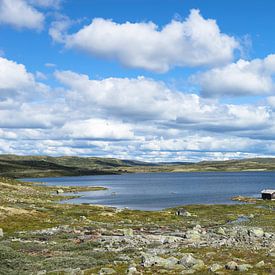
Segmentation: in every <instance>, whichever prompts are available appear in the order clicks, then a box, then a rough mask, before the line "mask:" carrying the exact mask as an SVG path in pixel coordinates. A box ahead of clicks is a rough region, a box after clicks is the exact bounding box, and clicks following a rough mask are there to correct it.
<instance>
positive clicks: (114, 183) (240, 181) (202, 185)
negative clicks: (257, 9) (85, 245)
mask: <svg viewBox="0 0 275 275" xmlns="http://www.w3.org/2000/svg"><path fill="white" fill-rule="evenodd" d="M24 180H27V181H33V182H45V183H48V184H49V185H52V186H62V185H63V186H77V185H79V186H104V187H107V188H108V190H106V191H96V192H82V193H80V194H81V195H82V197H80V198H76V199H72V200H70V201H69V202H70V203H90V204H102V205H108V206H115V207H120V208H122V207H128V208H131V209H142V210H159V209H163V208H168V207H174V206H178V205H185V204H224V203H226V204H229V203H234V202H233V201H231V198H232V197H233V196H237V195H241V196H253V197H255V196H256V197H258V196H259V195H260V191H261V190H262V189H265V188H272V189H275V172H200V173H138V174H123V175H103V176H82V177H60V178H39V179H24Z"/></svg>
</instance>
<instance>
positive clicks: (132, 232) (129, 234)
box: [122, 228, 134, 237]
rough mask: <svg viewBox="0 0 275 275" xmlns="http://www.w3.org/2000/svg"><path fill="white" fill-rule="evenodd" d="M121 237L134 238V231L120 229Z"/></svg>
mask: <svg viewBox="0 0 275 275" xmlns="http://www.w3.org/2000/svg"><path fill="white" fill-rule="evenodd" d="M122 231H123V235H124V236H127V237H133V236H134V231H133V229H132V228H124V229H122Z"/></svg>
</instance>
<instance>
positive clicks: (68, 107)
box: [0, 0, 275, 161]
mask: <svg viewBox="0 0 275 275" xmlns="http://www.w3.org/2000/svg"><path fill="white" fill-rule="evenodd" d="M274 12H275V2H274V1H271V0H267V1H264V3H263V2H260V1H248V0H242V1H227V0H224V1H220V0H189V1H187V0H169V1H168V0H167V1H166V0H164V1H157V0H146V1H145V0H131V1H129V0H128V1H126V0H116V1H112V0H92V1H87V0H78V1H73V0H12V1H10V0H0V118H1V119H0V153H4V154H6V153H12V154H22V155H29V154H36V155H41V154H46V155H54V156H56V155H81V156H103V157H118V158H124V159H125V158H127V159H129V158H131V159H139V160H145V161H200V160H207V159H221V160H222V159H231V158H245V157H258V156H273V155H274V150H275V143H274V137H275V127H274V109H275V96H274V88H275V83H274V75H275V55H274V48H275V45H274V43H275V42H274V29H275V26H274V25H275V22H274V20H273V15H274Z"/></svg>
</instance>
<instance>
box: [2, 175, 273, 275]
mask: <svg viewBox="0 0 275 275" xmlns="http://www.w3.org/2000/svg"><path fill="white" fill-rule="evenodd" d="M60 188H62V190H60ZM100 189H101V188H100V187H50V186H46V185H41V184H40V185H39V184H36V183H27V182H19V181H17V180H14V179H10V178H0V201H1V203H0V228H1V229H0V274H20V275H21V274H22V275H24V274H40V275H41V274H51V275H54V274H60V275H61V274H62V275H63V274H67V275H68V274H85V275H86V274H235V273H238V272H242V274H274V272H275V269H274V268H275V215H274V214H275V212H274V210H275V202H274V201H262V200H256V199H248V198H241V197H238V198H236V199H237V200H240V201H242V202H243V203H240V204H235V205H189V206H184V208H181V209H179V208H175V209H165V210H162V211H138V210H128V209H115V208H110V207H104V206H95V205H94V206H92V205H72V204H60V203H59V201H60V200H64V199H65V198H66V199H68V198H70V197H74V196H77V194H74V192H79V191H88V190H89V191H91V190H94V191H95V192H96V191H97V190H100ZM57 191H58V192H57ZM63 192H65V193H69V195H67V194H66V196H65V195H64V194H63ZM70 192H71V193H70ZM244 201H246V202H244Z"/></svg>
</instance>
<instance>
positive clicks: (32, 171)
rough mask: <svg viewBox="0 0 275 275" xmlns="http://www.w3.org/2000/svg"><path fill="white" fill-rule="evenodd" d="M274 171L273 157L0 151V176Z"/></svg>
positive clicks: (274, 162)
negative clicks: (180, 158)
mask: <svg viewBox="0 0 275 275" xmlns="http://www.w3.org/2000/svg"><path fill="white" fill-rule="evenodd" d="M211 171H212V172H219V171H224V172H238V171H275V158H254V159H253V158H251V159H242V160H228V161H202V162H198V163H190V162H174V163H165V162H161V163H148V162H140V161H132V160H121V159H115V158H97V157H69V156H68V157H49V156H16V155H0V176H3V177H12V178H26V177H33V178H36V177H56V176H79V175H100V174H121V173H137V172H150V173H151V172H211Z"/></svg>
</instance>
